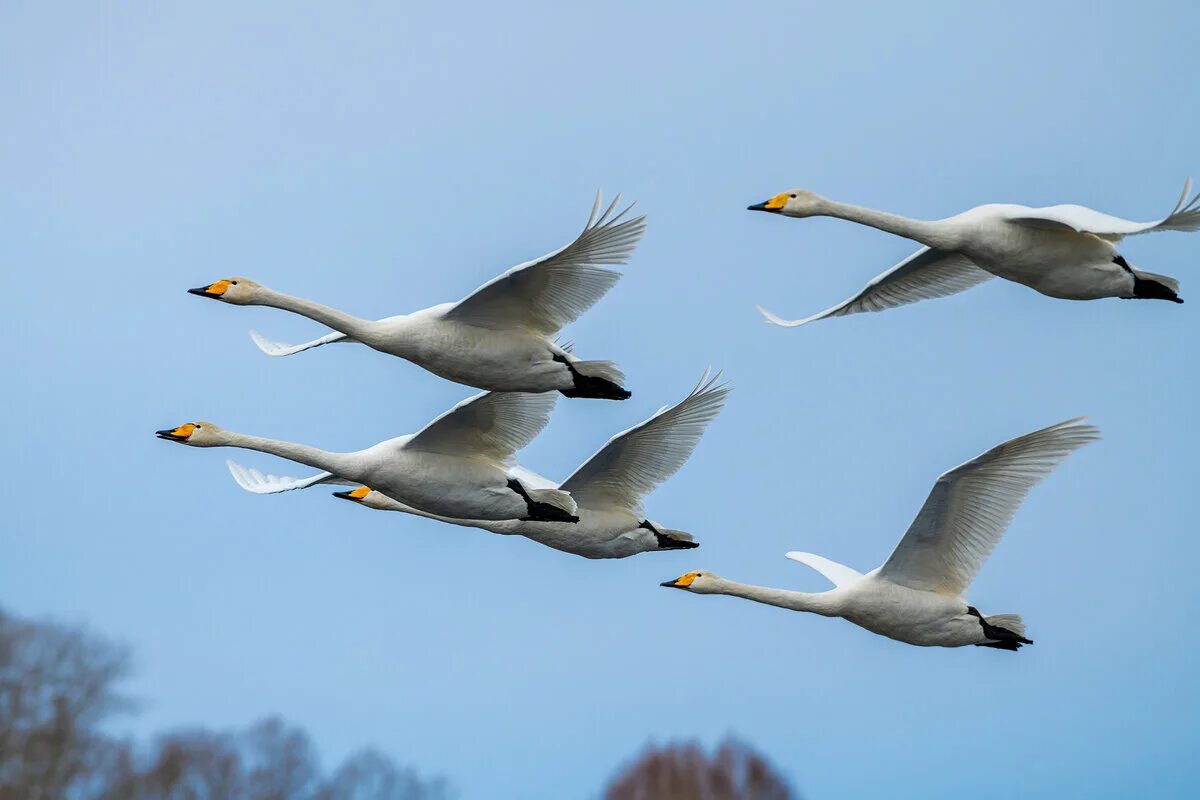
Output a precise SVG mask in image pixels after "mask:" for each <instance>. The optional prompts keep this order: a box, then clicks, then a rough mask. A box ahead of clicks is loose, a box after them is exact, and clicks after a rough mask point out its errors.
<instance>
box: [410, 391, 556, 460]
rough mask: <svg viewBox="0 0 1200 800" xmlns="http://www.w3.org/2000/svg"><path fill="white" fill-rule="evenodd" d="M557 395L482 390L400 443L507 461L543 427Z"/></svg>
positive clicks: (413, 447)
mask: <svg viewBox="0 0 1200 800" xmlns="http://www.w3.org/2000/svg"><path fill="white" fill-rule="evenodd" d="M557 399H558V393H557V392H541V393H540V394H531V393H529V392H483V393H481V394H477V395H475V396H474V397H471V398H468V399H466V400H464V401H462V402H461V403H459V404H458V405H456V406H455V407H454V408H452V409H450V410H449V411H447V412H446V413H445V414H442V415H441V416H440V417H438V418H437V419H435V420H434V421H433V422H431V423H429V424H428V425H426V426H425V427H424V428H422V429H421V430H420V432H418V433H416V434H415V435H413V437H412V438H411V439H409V440H408V441H407V442H405V444H404V447H405V448H407V449H410V450H422V451H425V452H429V453H444V454H446V455H453V456H483V457H486V458H490V459H492V460H494V461H499V462H508V461H509V460H510V459H511V458H512V456H513V453H515V452H517V451H518V450H520V449H521V448H522V447H524V446H525V445H527V444H529V443H530V442H531V441H533V438H534V437H535V436H537V435H538V434H539V433H541V431H542V428H544V427H546V423H547V422H549V421H550V412H551V411H553V410H554V403H555V401H556V400H557Z"/></svg>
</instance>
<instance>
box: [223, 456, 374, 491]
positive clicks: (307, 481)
mask: <svg viewBox="0 0 1200 800" xmlns="http://www.w3.org/2000/svg"><path fill="white" fill-rule="evenodd" d="M225 466H227V467H229V473H230V474H231V475H233V479H234V480H235V481H237V485H238V486H240V487H242V488H243V489H245V490H246V491H247V492H253V493H254V494H279V493H280V492H290V491H293V490H295V489H307V488H308V487H310V486H317V485H319V484H338V485H339V486H357V485H358V484H356V483H355V482H354V481H348V480H345V479H343V478H339V477H337V476H336V475H334V474H333V473H332V472H318V473H317V474H316V475H310V476H308V477H307V478H295V477H291V476H288V475H268V474H266V473H263V472H259V471H258V470H256V469H254V468H253V467H246V466H243V465H241V464H239V463H237V462H236V461H233V460H232V459H230V460H228V461H226V462H225Z"/></svg>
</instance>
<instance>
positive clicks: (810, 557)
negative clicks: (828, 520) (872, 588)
mask: <svg viewBox="0 0 1200 800" xmlns="http://www.w3.org/2000/svg"><path fill="white" fill-rule="evenodd" d="M784 555H785V556H787V557H788V558H790V559H791V560H792V561H798V562H800V563H801V564H803V565H805V566H806V567H811V568H812V569H815V570H816V571H817V572H819V573H821V574H822V575H824V576H825V577H826V578H828V579H829V582H830V583H832V584H833V585H834V586H845V585H847V584H850V583H854V582H855V581H857V580H860V579H861V578H862V577H863V574H862V573H861V572H859V571H858V570H856V569H851V568H850V567H847V566H846V565H845V564H839V563H838V562H836V561H830V560H829V559H828V558H825V557H824V556H819V555H817V554H816V553H802V552H800V551H799V550H793V551H792V552H790V553H785V554H784Z"/></svg>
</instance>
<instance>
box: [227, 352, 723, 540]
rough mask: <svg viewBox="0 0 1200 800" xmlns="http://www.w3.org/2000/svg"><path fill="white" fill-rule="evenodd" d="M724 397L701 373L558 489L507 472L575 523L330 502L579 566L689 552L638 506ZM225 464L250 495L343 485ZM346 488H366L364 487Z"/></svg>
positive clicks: (337, 479) (328, 476)
mask: <svg viewBox="0 0 1200 800" xmlns="http://www.w3.org/2000/svg"><path fill="white" fill-rule="evenodd" d="M728 393H729V387H728V386H727V385H724V384H718V383H717V378H716V377H714V378H709V376H708V374H707V373H706V374H705V376H704V378H702V379H701V381H700V383H698V384H697V385H696V388H695V389H694V390H692V392H691V393H690V394H689V395H688V396H687V397H685V398H684V399H683V400H681V401H680V402H679V403H677V404H675V405H674V406H671V407H670V408H663V409H660V410H659V411H658V412H657V413H656V414H655V415H654V416H652V417H650V418H649V419H647V420H645V421H644V422H642V423H640V424H638V425H636V426H634V427H633V428H630V429H629V430H627V431H622V432H621V433H619V434H617V435H616V436H614V437H612V438H611V439H610V440H609V441H608V443H607V444H605V445H604V447H602V448H600V450H599V451H598V452H597V453H596V454H595V455H594V456H592V457H591V458H590V459H588V461H587V462H585V463H584V464H583V465H582V466H581V467H579V469H577V470H576V471H575V473H574V474H573V475H572V476H571V477H570V478H568V479H567V480H566V481H564V482H563V483H562V485H561V486H559V485H557V484H555V483H554V482H552V481H551V480H549V479H548V478H543V477H542V476H540V475H538V474H536V473H534V472H532V471H530V470H526V469H522V468H517V469H516V470H514V471H513V476H514V477H516V478H518V479H520V480H521V482H522V483H523V484H524V485H526V486H528V487H531V488H534V489H556V488H557V489H561V490H563V491H569V492H570V494H571V496H572V498H573V499H574V500H575V502H576V504H577V511H576V513H577V514H578V516H579V522H578V523H575V524H568V523H562V522H537V521H528V520H503V521H495V520H486V519H467V518H462V517H456V516H453V515H450V516H447V515H439V514H431V513H427V512H425V511H423V510H421V509H418V508H414V507H413V506H412V505H411V504H408V503H403V502H400V501H398V500H395V499H393V498H392V497H389V496H388V494H389V493H387V492H386V490H384V491H379V490H374V489H373V490H370V491H365V487H364V488H363V489H359V490H358V491H356V492H338V493H336V494H337V496H339V497H343V498H346V499H350V500H355V501H357V502H359V503H360V504H362V505H365V506H367V507H368V508H373V509H377V510H380V511H400V512H403V513H406V514H415V515H417V516H421V517H427V518H430V519H436V520H439V521H441V522H448V523H450V524H453V525H462V526H466V527H471V528H482V529H483V530H487V531H491V532H493V533H499V534H506V535H519V536H524V537H526V538H529V539H532V540H533V541H535V542H539V543H541V544H544V545H546V546H548V547H553V548H554V549H556V550H562V551H564V552H567V553H573V554H575V555H579V556H584V557H585V558H625V557H626V556H631V555H635V554H637V553H644V552H647V551H651V550H679V549H685V548H689V547H696V546H697V545H696V544H695V543H694V542H693V539H692V536H691V535H690V534H688V533H685V532H683V531H678V530H672V529H670V528H665V527H663V526H662V525H660V524H659V523H657V522H653V521H651V520H648V519H646V516H645V514H644V512H643V510H642V498H643V497H645V495H647V494H649V493H650V491H652V490H653V489H654V488H655V487H656V486H658V485H659V484H660V483H662V482H663V481H665V480H667V479H668V478H670V477H671V476H672V475H673V474H675V472H676V471H678V469H679V468H680V467H681V466H683V463H684V462H685V461H687V459H688V457H690V456H691V454H692V451H693V450H694V449H695V447H696V445H697V443H698V442H699V441H700V437H701V436H702V435H703V433H704V430H705V428H707V427H708V425H709V424H710V423H711V422H712V420H713V419H715V418H716V416H717V414H718V413H719V412H720V410H721V407H722V405H723V404H724V402H725V397H726V396H727V395H728ZM228 463H229V470H230V472H231V473H232V474H233V477H234V480H236V481H237V483H238V485H239V486H241V487H242V488H243V489H246V490H247V491H250V492H254V493H256V494H276V493H279V492H286V491H291V490H294V489H305V488H308V487H310V486H316V485H319V484H328V483H348V482H351V481H348V480H346V479H345V477H344V476H341V474H340V473H339V474H337V475H335V474H333V473H331V472H323V473H319V474H317V475H312V476H309V477H307V478H290V477H279V476H275V475H264V474H263V473H261V472H259V471H258V470H254V469H249V468H247V467H244V466H242V465H240V464H236V463H234V462H232V461H230V462H228ZM353 482H357V483H365V484H366V486H374V484H371V483H370V482H367V481H353Z"/></svg>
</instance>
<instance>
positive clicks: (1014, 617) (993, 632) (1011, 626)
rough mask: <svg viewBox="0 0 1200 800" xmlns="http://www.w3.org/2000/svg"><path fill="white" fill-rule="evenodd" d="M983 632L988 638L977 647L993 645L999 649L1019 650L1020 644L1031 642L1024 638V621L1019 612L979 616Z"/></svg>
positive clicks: (1031, 642)
mask: <svg viewBox="0 0 1200 800" xmlns="http://www.w3.org/2000/svg"><path fill="white" fill-rule="evenodd" d="M980 620H981V622H983V634H984V636H986V637H987V638H988V641H986V642H980V643H979V645H978V646H979V647H995V648H997V649H999V650H1020V649H1021V646H1022V645H1026V644H1033V641H1032V640H1030V639H1027V638H1025V621H1024V620H1022V619H1021V616H1020V615H1019V614H994V615H992V616H990V617H981V618H980Z"/></svg>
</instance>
